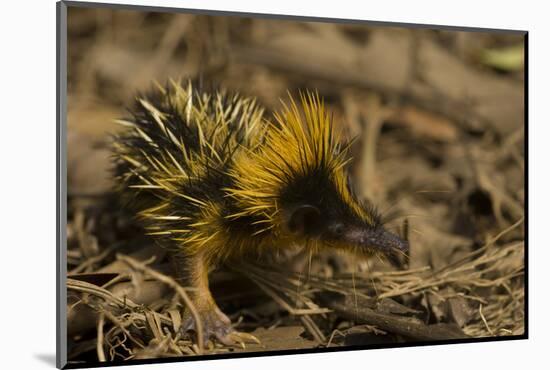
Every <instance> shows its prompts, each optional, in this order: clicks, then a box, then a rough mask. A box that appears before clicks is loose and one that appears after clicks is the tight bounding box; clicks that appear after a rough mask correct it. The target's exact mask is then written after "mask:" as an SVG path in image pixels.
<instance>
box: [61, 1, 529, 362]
mask: <svg viewBox="0 0 550 370" xmlns="http://www.w3.org/2000/svg"><path fill="white" fill-rule="evenodd" d="M523 56H524V37H523V35H521V34H518V33H515V34H514V33H510V32H491V33H489V32H464V31H455V30H438V29H435V28H434V29H429V28H411V29H407V28H401V27H382V26H376V27H374V26H370V25H368V24H364V23H355V24H353V23H348V24H344V23H324V22H302V21H299V22H298V21H294V20H275V19H262V18H248V17H239V16H207V15H188V14H171V13H152V12H141V11H125V10H112V9H91V8H76V7H70V8H69V12H68V167H69V168H68V191H69V225H68V237H69V256H68V261H69V267H68V269H69V271H70V272H71V273H72V274H73V275H75V274H84V273H86V274H98V273H107V272H108V273H120V271H119V270H117V268H120V265H115V267H113V265H112V264H113V263H114V262H113V261H115V256H114V254H113V251H115V250H116V251H118V249H117V248H119V247H120V246H121V245H122V246H123V247H124V246H125V244H128V240H129V238H134V237H135V235H136V233H139V231H136V230H138V229H136V228H135V226H133V225H132V221H131V219H130V218H125V217H123V216H120V215H118V214H117V211H116V210H113V209H111V208H109V206H108V205H106V204H105V203H109V202H106V199H108V194H109V192H110V185H111V180H110V176H109V171H108V170H109V166H110V162H109V161H110V153H109V149H108V142H109V134H111V133H113V132H115V131H116V130H117V129H119V128H118V126H117V125H116V124H115V123H114V120H115V119H117V118H121V117H123V116H125V115H126V111H125V109H126V108H127V107H130V106H132V104H133V102H134V99H135V96H136V93H138V92H140V91H145V90H147V89H149V88H150V87H151V86H152V84H153V81H158V82H160V83H161V84H162V83H165V82H166V81H167V79H169V78H174V79H178V78H181V79H183V80H185V79H187V78H190V79H201V80H202V81H204V82H205V83H206V84H211V85H215V86H220V87H223V88H226V89H228V90H233V91H238V92H240V93H242V94H243V95H247V96H254V97H256V98H257V99H258V101H259V102H260V103H261V104H262V105H264V106H265V107H266V109H267V112H268V116H269V114H270V112H273V111H274V110H277V109H279V108H280V106H281V105H280V100H281V99H283V100H285V99H287V96H288V95H287V92H290V93H291V94H293V95H296V94H297V93H298V91H300V90H306V89H308V90H317V91H319V93H320V95H321V96H322V97H323V98H324V99H325V102H326V103H327V105H328V107H329V109H330V111H331V112H332V113H333V115H334V121H335V124H336V125H338V126H340V127H341V128H342V129H343V130H344V132H345V134H346V136H347V138H348V139H349V138H357V140H356V142H355V144H354V147H353V153H354V161H353V166H352V181H353V183H354V184H355V186H356V188H357V189H358V193H359V194H360V196H361V197H365V198H368V199H370V200H371V201H372V202H373V203H374V204H376V205H377V206H378V208H379V211H381V213H382V214H383V216H385V217H386V219H387V220H388V225H389V226H388V227H389V228H390V229H392V230H394V231H396V232H400V233H403V232H404V229H408V235H409V238H410V242H411V259H410V264H409V266H408V267H409V270H407V271H408V272H407V273H406V274H404V275H395V273H396V271H394V269H393V268H392V267H391V266H388V265H387V264H386V263H383V262H382V261H372V262H371V263H370V264H369V263H367V262H361V263H359V264H357V262H356V261H354V260H352V261H350V260H349V259H347V258H346V257H345V256H328V257H327V256H318V257H316V260H315V261H314V266H313V268H311V266H310V267H309V269H310V272H311V271H313V272H314V273H315V274H317V275H318V276H323V277H325V278H332V279H335V281H336V280H337V279H341V280H339V281H340V282H341V283H342V284H343V286H346V287H347V288H346V289H348V288H349V286H348V285H346V284H347V280H346V279H348V278H349V276H348V275H346V274H349V273H351V272H353V273H354V274H357V276H363V277H364V280H365V281H368V284H367V283H365V286H364V287H363V288H362V289H364V293H365V295H368V296H384V297H387V298H388V299H392V302H397V303H398V304H400V305H404V307H408V309H410V310H413V311H414V312H408V313H407V315H409V316H410V315H412V316H415V317H416V319H418V320H420V322H422V323H423V324H426V325H431V324H437V323H440V324H441V323H443V324H449V325H451V324H452V325H454V327H458V328H460V331H461V332H463V333H466V334H467V335H472V336H500V335H518V334H522V333H523V331H524V326H523V323H524V321H523V320H524V289H523V284H524V280H523V267H524V256H523V248H524V243H523V240H524V229H523V223H522V220H523V217H524V204H525V203H524V202H525V199H524V198H525V194H524V191H525V190H524V167H525V158H524V154H525V153H524V151H525V147H524V141H525V140H524V115H525V112H524V83H525V81H524V60H523ZM405 220H407V222H408V225H409V226H408V227H405V226H404V225H405V224H406V223H405ZM132 240H133V239H132ZM143 243H144V244H147V243H148V242H147V241H145V242H143ZM149 244H150V243H149ZM125 247H127V248H129V247H128V245H126V246H125ZM133 248H134V249H135V245H134V246H133ZM129 250H130V251H131V250H132V248H130V249H129ZM129 253H130V252H129ZM151 253H153V254H154V253H161V252H158V251H156V252H151ZM160 260H161V258H158V261H160ZM115 262H116V261H115ZM304 263H305V262H304V260H303V259H302V260H300V258H299V256H298V257H295V258H294V260H293V263H292V266H293V269H294V271H303V270H304ZM251 271H253V269H252V268H251V270H249V271H248V273H249V274H252V275H253V273H252V272H251ZM372 271H376V273H373V272H372ZM401 273H403V271H401ZM361 274H364V275H361ZM377 274H378V275H377ZM392 274H393V275H392ZM426 274H428V275H426ZM245 275H247V273H245ZM274 276H275V275H274ZM354 276H355V275H354ZM396 276H401V277H400V278H396ZM427 276H429V277H427ZM248 277H251V276H248ZM251 279H252V280H254V278H253V276H252V277H251ZM277 279H280V276H278V277H276V278H275V280H277ZM430 279H431V280H430ZM221 280H223V279H221ZM423 280H424V281H429V283H427V284H422V281H423ZM87 281H92V282H95V283H97V281H96V280H93V279H92V280H89V279H88V280H87ZM230 282H231V280H230V279H229V285H230ZM239 284H244V283H242V282H240V283H239ZM310 284H311V282H310ZM369 284H370V285H369ZM325 288H326V287H325ZM317 289H318V290H321V291H322V290H323V289H324V288H322V287H319V286H318V287H317ZM342 289H344V288H342ZM353 289H354V291H355V290H356V289H359V288H358V285H356V284H355V281H354V286H353ZM146 290H147V289H145V291H146ZM222 290H223V289H222ZM251 290H252V288H251ZM225 291H227V289H225ZM282 291H284V289H283V290H282ZM125 292H126V291H125ZM161 293H162V292H161V291H160V290H159V292H158V295H157V296H151V297H147V299H145V298H144V297H143V296H139V297H138V296H134V298H135V299H136V300H139V299H142V300H143V302H145V303H146V304H150V303H151V302H153V303H155V304H156V306H155V305H154V307H155V310H157V311H158V312H164V311H163V310H166V309H167V308H166V307H168V306H166V305H164V306H163V302H162V295H161ZM120 294H122V293H120ZM124 294H126V293H124ZM236 297H237V298H239V297H238V296H236ZM237 298H235V296H232V298H227V301H229V303H228V307H230V309H229V310H230V311H231V308H233V313H234V316H235V317H236V318H239V317H241V318H242V317H245V319H243V320H244V321H243V322H247V323H248V325H250V326H249V327H245V328H246V329H248V330H249V331H253V330H259V329H258V328H259V327H262V328H263V330H264V331H266V329H265V328H272V329H277V328H283V329H284V330H283V331H279V332H277V334H276V335H275V334H273V333H271V334H270V333H268V331H266V332H265V333H263V334H262V335H264V343H268V344H269V343H271V344H270V345H268V348H267V349H277V348H287V347H285V346H288V345H289V343H292V345H293V346H294V348H302V347H303V348H309V347H314V346H319V345H351V344H364V343H373V341H374V342H380V341H388V342H399V341H403V340H411V339H419V338H420V339H422V338H424V340H426V338H425V337H422V338H421V337H414V336H413V337H407V335H405V334H403V333H394V332H392V331H391V330H389V329H388V328H382V329H381V328H380V327H378V328H377V326H376V325H372V327H370V328H369V325H367V326H366V327H365V325H362V326H361V329H358V326H357V325H356V323H353V322H351V323H350V322H349V321H346V320H344V319H342V317H340V318H339V319H334V320H332V321H331V320H328V322H329V324H327V323H326V320H325V321H323V320H322V319H320V318H319V315H317V316H315V313H312V314H311V316H308V315H306V316H300V317H299V318H297V316H296V315H294V316H293V315H292V313H290V314H288V313H284V312H285V310H284V309H281V308H280V307H278V306H277V305H276V304H275V308H274V307H273V306H266V305H268V303H265V302H264V301H260V303H258V304H257V302H258V301H257V300H255V299H257V298H254V299H252V300H251V301H250V302H254V303H251V304H248V306H247V307H246V309H247V310H248V312H249V314H248V316H246V315H244V316H243V315H242V312H243V311H242V310H243V307H242V306H243V305H244V303H242V304H241V305H240V306H239V304H236V303H234V302H235V301H239V302H247V300H246V299H244V298H242V297H241V298H239V299H237ZM310 298H311V297H310ZM314 298H315V297H313V298H311V299H313V300H315V299H314ZM321 298H322V297H321ZM72 299H74V302H80V301H81V296H79V295H78V294H77V295H76V296H73V298H72ZM308 299H309V298H308ZM320 301H322V299H320V300H319V301H315V302H317V303H318V302H320ZM74 302H73V303H74ZM159 302H161V303H159ZM231 302H233V303H231ZM222 303H223V299H222ZM260 304H261V305H264V306H259V305H260ZM266 307H268V308H266ZM277 307H278V308H277ZM332 308H333V309H334V307H332ZM282 312H283V313H282ZM390 313H391V312H390ZM401 313H403V312H401ZM88 314H89V315H91V316H89V317H95V316H94V313H92V312H91V311H90V312H88ZM342 315H343V316H344V317H345V314H343V313H342ZM76 316H79V317H83V316H82V312H80V311H79V312H78V315H76V313H73V316H71V313H70V314H69V321H70V325H69V326H70V327H71V325H73V331H72V332H71V330H69V331H70V333H71V334H72V336H71V335H70V336H71V338H72V339H71V344H70V345H71V346H72V347H71V348H72V352H71V351H70V352H71V353H72V357H73V358H77V359H78V358H86V357H85V356H91V358H93V355H90V354H89V353H90V351H92V353H93V352H94V351H93V348H95V343H96V336H95V334H94V333H91V334H90V328H89V327H87V326H86V325H85V324H82V323H76V321H74V322H71V320H76V319H74V317H76ZM71 317H72V318H71ZM304 317H307V319H304ZM312 317H313V318H312ZM325 319H326V317H325ZM277 320H279V321H277ZM338 320H340V321H338ZM342 320H343V321H342ZM351 321H353V320H351ZM321 322H322V323H321ZM342 322H344V324H342ZM79 325H80V326H79ZM115 327H116V325H115ZM296 327H298V328H301V331H300V330H296ZM285 328H286V329H285ZM288 328H291V329H288ZM373 328H374V329H373ZM86 330H88V331H86ZM285 330H286V331H285ZM292 330H294V331H292ZM334 330H339V332H340V334H341V333H344V334H346V335H342V336H340V335H336V339H334V337H335V336H334V335H333V334H334V333H335V331H334ZM354 330H355V331H354ZM376 330H378V332H377V331H376ZM92 331H93V330H92ZM302 332H304V333H305V334H302ZM161 333H162V330H161ZM296 333H298V334H296ZM357 333H359V334H361V335H363V337H361V336H360V335H359V337H358V336H357V335H358V334H357ZM115 334H116V333H115ZM115 334H113V336H116V335H115ZM118 334H120V333H118ZM256 334H257V333H256ZM269 335H271V337H270V336H269ZM354 335H355V336H354ZM373 336H375V337H376V339H373ZM260 337H261V335H260ZM331 337H332V338H333V339H334V340H331V341H330V342H329V338H331ZM113 338H114V337H113ZM266 338H267V339H266ZM270 338H271V339H270ZM297 338H300V339H297ZM350 338H352V339H350ZM357 338H359V339H357ZM403 338H405V339H403ZM407 338H408V339H407ZM111 339H112V338H111ZM157 339H158V338H157ZM427 339H437V338H432V337H428V338H427ZM270 340H271V341H272V342H270ZM277 340H280V343H278V344H277ZM301 346H302V347H301ZM75 348H76V349H75ZM111 348H112V347H111ZM155 348H156V347H155ZM182 348H183V347H182ZM263 349H264V350H265V349H266V348H265V347H264V348H263ZM119 351H121V350H120V348H119V350H112V351H111V352H110V353H111V357H113V358H115V357H116V356H119V357H122V358H138V357H139V356H145V354H144V352H140V353H141V354H140V355H139V356H138V355H136V353H137V352H134V353H131V352H132V351H126V352H124V351H122V352H124V353H125V354H124V355H120V352H119ZM168 352H170V351H169V350H166V351H164V352H162V351H157V352H154V351H153V352H147V354H148V355H149V356H160V355H166V354H167V353H168ZM113 353H115V354H113ZM128 353H131V354H128ZM151 353H153V354H151ZM172 355H174V353H172ZM176 355H179V353H176ZM79 356H80V357H79ZM82 356H84V357H82ZM125 356H126V357H125Z"/></svg>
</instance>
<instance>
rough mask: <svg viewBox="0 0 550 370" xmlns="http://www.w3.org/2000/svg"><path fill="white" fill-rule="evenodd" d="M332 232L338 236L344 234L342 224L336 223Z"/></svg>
mask: <svg viewBox="0 0 550 370" xmlns="http://www.w3.org/2000/svg"><path fill="white" fill-rule="evenodd" d="M334 233H335V234H336V235H338V236H340V235H342V234H344V225H342V224H338V225H336V226H335V227H334Z"/></svg>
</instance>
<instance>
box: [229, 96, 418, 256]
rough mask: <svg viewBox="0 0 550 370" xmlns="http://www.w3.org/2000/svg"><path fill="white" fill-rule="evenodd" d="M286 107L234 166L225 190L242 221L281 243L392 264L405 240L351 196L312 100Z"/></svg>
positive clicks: (326, 124)
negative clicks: (302, 243) (244, 216)
mask: <svg viewBox="0 0 550 370" xmlns="http://www.w3.org/2000/svg"><path fill="white" fill-rule="evenodd" d="M301 98H302V99H301V109H299V108H298V106H297V105H296V103H295V102H294V101H293V100H291V103H290V107H288V106H285V108H284V109H283V111H282V112H281V113H280V114H277V115H276V116H275V118H276V122H274V123H271V124H270V125H269V129H268V130H267V132H266V137H265V142H264V145H262V146H261V147H260V148H258V149H257V150H256V151H254V152H250V153H247V157H246V159H244V160H241V161H238V163H237V165H236V168H235V170H234V172H233V173H232V175H233V177H234V179H235V183H236V184H237V187H236V188H233V189H229V190H230V192H231V194H232V195H233V196H234V197H235V198H237V199H238V201H239V202H240V203H241V206H242V208H243V209H244V210H245V212H248V214H249V215H251V216H253V217H256V218H258V219H259V221H258V222H259V223H263V224H264V225H265V232H268V231H269V230H275V231H276V232H277V233H280V234H283V235H284V236H285V237H291V238H296V239H301V240H311V241H313V242H316V243H323V244H325V245H327V246H329V247H334V248H339V249H350V250H354V251H357V252H359V253H364V254H383V255H386V256H388V257H391V258H392V259H394V258H395V256H396V255H400V254H403V255H407V254H408V251H409V244H408V242H407V241H406V240H403V239H401V238H400V237H399V236H397V235H395V234H393V233H391V232H389V231H387V230H386V229H385V228H384V227H383V226H382V223H381V222H380V217H379V216H378V214H377V212H376V210H375V209H374V207H372V206H370V205H368V204H367V203H365V202H361V201H359V200H358V198H357V197H356V196H355V194H354V192H353V191H351V188H350V186H349V183H348V180H347V175H346V170H345V168H344V167H345V165H346V163H347V162H348V161H349V160H350V158H349V156H348V151H347V148H343V147H342V146H341V144H340V140H339V138H338V137H337V134H336V133H335V131H334V129H333V126H332V119H331V117H330V116H329V115H328V114H327V112H326V110H325V108H324V105H323V103H322V101H321V100H320V99H319V98H318V96H317V95H313V94H307V95H302V97H301Z"/></svg>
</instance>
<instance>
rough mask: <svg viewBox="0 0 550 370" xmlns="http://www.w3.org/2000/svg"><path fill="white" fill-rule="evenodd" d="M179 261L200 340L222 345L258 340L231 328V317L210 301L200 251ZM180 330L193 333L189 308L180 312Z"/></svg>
mask: <svg viewBox="0 0 550 370" xmlns="http://www.w3.org/2000/svg"><path fill="white" fill-rule="evenodd" d="M178 260H179V262H178V263H180V264H183V266H184V268H183V269H182V268H181V267H182V266H181V265H180V266H179V268H178V270H179V271H181V273H180V278H181V279H182V283H183V284H184V285H187V286H190V287H192V288H194V290H193V291H192V292H190V298H191V301H192V303H193V306H194V307H195V310H196V311H197V314H198V317H199V320H200V322H201V326H202V334H203V340H204V342H205V343H206V342H207V341H208V340H209V339H212V340H218V341H219V342H221V343H223V344H225V345H236V344H238V345H240V346H242V347H243V348H244V347H245V342H250V341H252V342H256V343H259V341H258V339H257V338H256V337H254V336H253V335H250V334H248V333H240V332H237V331H235V330H234V329H233V327H232V326H231V320H229V318H228V317H227V316H226V315H225V314H224V313H223V312H222V311H221V310H220V309H219V307H218V305H217V304H216V302H215V301H214V298H213V297H212V294H211V293H210V288H209V286H208V264H207V263H206V261H205V259H204V257H203V256H202V255H195V256H188V257H183V258H178ZM181 330H182V332H183V334H184V335H187V334H188V333H189V332H194V333H195V334H197V330H198V329H197V325H196V323H195V319H194V317H193V315H192V314H191V312H190V310H189V309H186V310H185V312H184V317H183V322H182V327H181Z"/></svg>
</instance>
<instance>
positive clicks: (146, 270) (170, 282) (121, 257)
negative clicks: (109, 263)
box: [117, 254, 204, 354]
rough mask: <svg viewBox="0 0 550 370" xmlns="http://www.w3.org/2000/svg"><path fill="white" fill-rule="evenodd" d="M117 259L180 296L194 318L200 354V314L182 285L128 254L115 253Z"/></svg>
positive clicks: (201, 344)
mask: <svg viewBox="0 0 550 370" xmlns="http://www.w3.org/2000/svg"><path fill="white" fill-rule="evenodd" d="M117 259H118V260H121V261H123V262H125V263H127V264H128V265H130V266H131V267H133V268H134V269H136V270H138V271H141V272H143V273H145V274H148V275H149V276H151V277H152V278H154V279H156V280H158V281H160V282H161V283H164V284H166V285H168V286H169V287H170V288H172V289H174V290H175V291H176V292H177V293H178V295H179V296H180V297H181V299H182V300H183V302H184V303H185V305H186V306H187V308H188V309H189V312H190V313H191V316H192V317H193V320H195V327H196V329H197V342H198V348H199V354H202V353H203V350H204V348H203V345H204V340H203V338H204V334H203V329H202V321H201V318H200V316H199V314H198V312H197V309H196V308H195V306H194V305H193V303H192V302H191V299H190V298H189V296H188V295H187V293H186V292H185V290H184V289H183V288H182V286H181V285H179V284H178V283H177V282H176V281H175V280H174V279H172V278H171V277H169V276H166V275H164V274H161V273H160V272H157V271H155V270H153V269H152V268H150V267H148V266H146V265H145V264H144V263H142V262H139V261H137V260H135V259H133V258H131V257H129V256H124V255H122V254H117Z"/></svg>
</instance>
